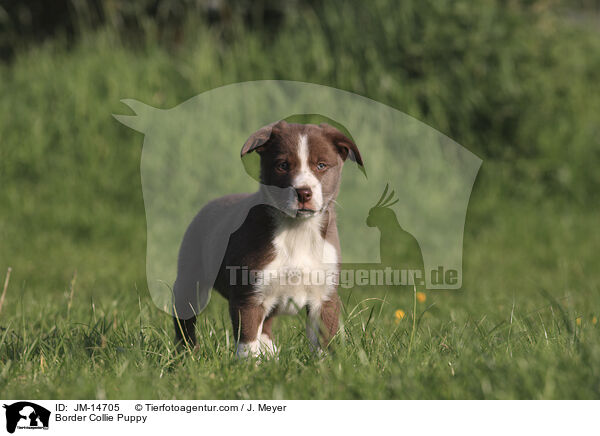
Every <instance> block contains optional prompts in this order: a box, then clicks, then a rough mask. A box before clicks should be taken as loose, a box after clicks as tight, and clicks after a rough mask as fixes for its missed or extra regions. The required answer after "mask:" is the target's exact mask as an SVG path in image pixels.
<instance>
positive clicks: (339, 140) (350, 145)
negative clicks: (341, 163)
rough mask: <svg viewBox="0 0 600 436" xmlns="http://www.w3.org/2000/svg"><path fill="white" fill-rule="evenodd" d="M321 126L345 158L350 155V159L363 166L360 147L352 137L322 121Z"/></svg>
mask: <svg viewBox="0 0 600 436" xmlns="http://www.w3.org/2000/svg"><path fill="white" fill-rule="evenodd" d="M319 127H320V128H321V130H322V131H323V134H324V135H325V136H326V137H327V138H328V139H329V140H330V141H331V143H332V144H333V145H335V147H336V148H337V150H338V153H339V154H340V156H341V157H342V159H343V160H346V158H348V157H349V158H350V160H352V161H354V162H356V163H357V164H358V165H360V166H361V167H362V166H363V161H362V157H361V156H360V152H359V151H358V147H357V146H356V144H355V143H354V142H353V141H352V140H351V139H350V138H348V137H347V136H346V135H344V134H343V133H342V132H340V131H339V130H338V129H336V128H335V127H332V126H330V125H329V124H325V123H322V124H319Z"/></svg>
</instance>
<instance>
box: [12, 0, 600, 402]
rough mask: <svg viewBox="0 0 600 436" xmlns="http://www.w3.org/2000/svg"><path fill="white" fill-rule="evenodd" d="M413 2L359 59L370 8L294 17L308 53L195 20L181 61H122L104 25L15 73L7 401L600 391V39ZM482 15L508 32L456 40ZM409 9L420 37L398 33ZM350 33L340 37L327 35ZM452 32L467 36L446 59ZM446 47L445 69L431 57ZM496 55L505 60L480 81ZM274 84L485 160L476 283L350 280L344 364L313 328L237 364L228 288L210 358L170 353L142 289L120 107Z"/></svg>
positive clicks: (470, 239)
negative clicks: (385, 111)
mask: <svg viewBox="0 0 600 436" xmlns="http://www.w3.org/2000/svg"><path fill="white" fill-rule="evenodd" d="M409 3H410V5H412V6H411V7H412V8H413V9H411V10H409V11H408V12H407V10H406V9H405V8H392V9H393V10H388V9H389V8H388V7H387V6H385V5H384V2H377V5H379V6H377V7H375V9H374V12H373V16H374V18H373V17H371V18H369V17H367V18H365V19H366V20H367V21H368V20H372V21H368V22H367V23H366V24H365V25H367V26H370V27H369V28H370V29H371V31H370V32H371V33H370V34H372V35H374V36H373V40H371V39H369V38H361V41H360V42H361V44H363V45H357V46H354V45H352V44H348V45H347V46H344V45H343V40H351V39H352V32H354V31H355V29H356V28H357V27H356V26H354V25H353V24H352V23H353V20H358V19H362V18H361V17H362V15H361V14H360V13H359V11H357V12H353V11H351V10H348V9H344V14H346V17H345V20H343V22H337V21H336V20H337V18H335V17H336V15H335V14H330V15H328V16H327V17H326V18H323V20H324V21H323V22H320V21H318V20H317V17H318V16H319V14H314V13H306V14H298V15H297V16H296V15H294V16H293V19H292V24H293V25H294V26H304V27H306V28H307V29H309V30H310V32H306V34H307V35H309V38H310V39H309V40H305V36H306V35H304V34H303V33H302V32H297V31H296V30H295V29H293V28H290V29H287V30H286V28H285V26H284V27H283V30H282V32H283V33H282V34H281V35H280V38H278V39H277V40H274V41H271V42H270V43H269V44H267V43H266V42H265V41H264V35H263V36H260V35H258V36H257V35H256V34H254V33H252V32H248V33H247V34H243V36H244V37H245V38H238V39H236V40H235V41H234V42H233V43H231V44H230V45H227V44H225V43H223V42H222V41H219V40H218V38H216V37H215V35H214V33H213V32H212V31H211V30H210V29H208V28H205V27H202V26H197V29H196V30H195V33H194V34H193V36H194V37H193V38H191V37H190V38H188V39H187V40H186V41H187V42H184V43H183V47H181V48H179V51H176V52H175V53H171V52H170V51H169V50H167V49H165V48H164V47H162V46H160V45H158V44H155V43H153V42H152V41H151V40H150V41H149V42H148V43H147V44H146V45H144V46H143V47H141V48H139V47H138V48H137V49H131V48H127V45H126V44H123V43H122V42H121V41H120V40H119V38H117V37H116V36H115V35H114V34H113V33H112V32H110V31H109V30H106V29H99V30H98V31H96V32H95V33H91V34H86V35H85V36H84V37H83V38H82V39H81V41H79V42H78V43H77V44H74V45H73V46H72V47H70V48H69V49H66V48H65V47H63V46H62V45H61V43H60V42H57V41H48V42H47V43H46V44H43V45H41V46H39V47H36V48H32V49H31V50H29V51H27V52H24V53H20V54H18V55H17V57H16V58H15V60H14V62H12V63H11V64H4V65H2V66H0V95H2V99H0V113H2V117H0V132H1V136H0V137H1V141H2V142H1V144H0V276H1V277H0V283H2V284H3V283H4V282H5V275H4V274H5V272H6V271H7V269H8V267H12V272H11V275H10V280H9V281H8V285H7V288H6V294H5V297H4V302H3V305H2V308H1V312H0V393H1V394H0V395H1V396H2V397H3V398H30V399H36V398H56V399H58V398H65V399H66V398H165V399H166V398H290V399H293V398H301V399H317V398H318V399H328V398H344V399H349V398H373V399H383V398H386V399H390V398H432V399H433V398H596V399H597V398H599V397H600V366H598V364H597V362H599V361H600V340H599V334H600V324H598V322H597V319H598V318H600V292H599V291H600V272H599V271H598V269H597V259H596V257H597V247H598V246H599V245H600V234H599V233H598V232H597V231H595V230H596V229H597V217H598V212H599V210H598V208H597V206H594V204H595V203H594V202H593V201H590V199H592V198H596V197H593V196H592V195H593V194H592V193H594V192H596V193H597V187H598V178H597V172H596V171H591V169H593V168H596V167H597V164H598V161H599V159H600V158H599V156H598V155H597V147H595V145H596V144H597V136H596V135H595V133H597V122H596V121H595V119H594V118H593V116H594V113H597V112H595V108H598V104H599V102H600V99H598V98H597V93H596V92H595V91H596V90H597V83H599V81H597V80H596V79H597V71H598V70H597V69H595V68H594V65H595V63H597V62H598V57H597V56H595V55H594V53H597V51H594V50H593V49H590V47H597V44H598V43H599V38H598V37H597V36H595V35H596V34H594V33H591V32H589V31H587V30H578V29H577V28H575V27H573V26H572V25H571V24H568V25H563V24H560V25H558V24H556V21H555V17H554V18H553V16H550V15H547V14H546V12H543V13H542V14H541V18H539V17H538V19H536V20H534V21H533V22H530V21H528V20H529V18H531V17H530V15H528V14H529V13H530V12H527V13H524V14H523V15H520V12H518V11H517V12H514V11H512V9H507V10H504V9H501V8H500V7H496V8H492V9H486V8H481V10H480V11H479V12H477V13H474V15H472V16H471V15H469V14H468V13H467V12H466V10H465V9H464V8H461V7H460V5H461V4H462V5H463V6H464V3H462V2H457V4H459V6H457V9H456V10H453V13H456V14H458V16H457V17H455V18H457V19H456V20H454V21H452V20H443V17H444V16H445V15H444V14H446V13H447V12H448V11H445V10H443V9H444V8H452V7H453V6H440V8H441V9H442V10H436V11H435V12H436V13H435V14H430V12H428V8H427V7H425V6H424V7H423V8H424V9H421V6H418V4H419V2H414V3H411V2H407V4H409ZM448 4H450V3H448ZM486 4H487V3H486ZM382 5H383V6H382ZM515 7H516V6H515ZM517 9H518V8H517ZM396 10H397V11H396ZM507 11H508V12H507ZM511 11H512V12H511ZM479 13H480V15H477V14H479ZM393 14H401V17H396V16H395V15H393ZM438 15H439V17H441V18H440V19H442V21H443V22H444V23H449V24H447V25H446V24H445V25H444V26H436V25H435V22H432V23H430V22H427V25H426V26H424V27H423V29H425V34H426V36H427V38H426V40H423V41H424V42H423V43H422V44H421V42H419V41H422V38H420V35H421V34H420V33H418V32H417V34H416V36H415V35H412V34H411V33H410V32H409V30H410V29H413V28H411V27H409V26H411V24H410V23H412V22H413V21H415V20H413V19H412V18H411V17H414V16H416V17H417V18H419V20H416V21H415V22H420V21H421V20H424V19H426V18H427V17H430V16H432V17H437V16H438ZM485 17H487V19H489V20H491V21H493V22H494V23H495V24H494V26H496V27H494V29H495V30H494V31H493V32H490V33H489V34H488V33H486V32H487V30H486V29H487V27H485V26H483V25H482V26H483V27H482V26H479V25H477V26H475V29H476V31H474V33H469V32H464V33H461V35H462V36H463V37H464V38H465V39H466V40H462V39H461V40H455V39H453V38H451V37H448V34H451V33H452V32H457V31H458V30H456V29H453V27H452V26H453V25H452V24H451V23H463V24H464V21H463V20H466V23H467V24H465V25H468V23H469V22H471V21H470V20H472V21H473V22H476V23H479V22H482V23H484V22H485V20H483V18H485ZM395 18H399V19H400V18H402V20H403V21H402V22H403V23H404V25H403V26H391V25H390V23H392V24H393V22H394V20H395ZM427 19H428V18H427ZM432 19H433V18H432ZM482 20H483V21H482ZM378 22H383V25H382V26H377V25H376V24H377V23H378ZM503 23H504V24H503ZM506 23H508V24H506ZM531 23H533V24H531ZM549 23H550V24H549ZM321 25H323V26H324V27H323V29H321V27H320V26H321ZM457 25H458V24H457ZM461 25H462V24H461ZM336 26H341V27H340V28H339V30H340V32H339V33H336V32H333V33H331V34H330V33H328V32H330V31H331V29H335V28H337V27H336ZM415 26H416V25H415ZM513 26H515V27H513ZM563 26H564V27H563ZM361 28H362V27H361ZM378 29H380V30H378ZM403 29H404V30H406V32H407V33H406V34H403V33H402V32H404V30H403ZM419 29H422V28H421V27H420V26H417V27H415V28H414V29H413V30H415V31H419V32H420V30H419ZM514 29H517V30H518V31H516V32H513V30H514ZM438 30H439V32H438ZM378 31H380V32H381V34H377V32H378ZM511 35H512V36H511ZM535 36H539V38H537V39H536V38H535ZM513 37H514V38H515V39H516V40H518V42H515V41H514V40H512V38H513ZM328 38H332V39H331V40H330V39H328ZM338 38H339V39H338ZM578 38H580V39H578ZM384 40H385V41H396V42H397V43H398V45H399V46H400V47H401V49H396V48H395V47H396V46H395V45H394V44H391V43H390V44H388V45H386V46H385V47H383V46H382V44H383V42H382V41H384ZM415 41H417V42H418V43H417V42H415ZM450 41H454V42H456V44H458V45H457V47H454V49H455V50H454V51H453V50H450V48H452V47H450V48H449V49H448V51H447V52H446V51H445V49H444V47H446V46H445V45H444V44H450ZM573 41H579V42H581V44H571V43H572V42H573ZM529 43H531V44H533V45H532V46H530V45H527V44H529ZM555 43H556V44H555ZM427 44H431V45H427ZM473 44H475V47H474V48H473ZM466 46H469V47H472V48H471V49H469V50H467V52H468V53H469V56H472V57H468V59H467V60H468V61H467V62H464V63H460V62H458V63H457V62H455V61H453V60H452V56H450V54H451V53H454V55H456V56H459V55H457V54H456V53H459V54H460V53H462V52H461V50H464V47H466ZM547 46H552V47H554V50H546V48H545V47H547ZM376 47H379V48H378V49H380V50H384V52H381V57H380V58H379V57H375V58H373V59H370V60H369V62H366V61H365V62H363V61H362V60H357V61H356V62H353V61H352V60H353V59H358V58H357V56H358V55H357V53H355V51H356V50H358V51H360V53H363V52H371V53H374V54H376V53H378V52H377V51H376V50H375V48H376ZM331 48H333V49H334V50H332V49H331ZM298 49H302V50H303V52H305V53H306V56H305V57H299V56H296V53H297V52H298ZM478 50H479V51H478ZM488 50H489V52H488ZM328 53H329V54H330V55H331V56H329V55H328ZM403 53H404V54H405V53H408V54H409V55H410V56H409V57H408V58H407V59H405V58H404V57H402V56H403ZM419 53H420V54H422V56H417V57H416V58H415V57H414V56H416V55H415V54H419ZM478 53H479V54H478ZM582 53H584V54H585V56H587V57H591V59H590V60H589V61H587V60H586V59H587V58H586V57H584V56H583V55H582ZM538 54H539V56H538ZM593 55H594V56H593ZM439 56H442V57H443V59H441V60H440V62H442V64H443V65H445V66H447V67H448V68H447V69H446V74H439V67H438V66H436V65H438V64H436V63H435V62H433V60H435V59H440V58H439ZM444 56H447V57H449V58H446V57H444ZM478 56H479V57H478ZM480 58H481V59H488V61H486V62H484V64H487V65H493V62H492V61H493V60H494V59H495V60H496V61H497V62H498V65H500V66H501V68H498V69H495V70H494V71H493V72H491V73H490V74H491V75H485V74H483V73H482V72H481V71H480V70H479V68H480V67H481V65H482V63H481V62H480V61H479V59H480ZM261 59H273V62H270V63H263V62H260V61H259V60H261ZM490 59H492V60H490ZM521 59H526V60H527V61H526V62H520V60H521ZM409 61H410V62H409ZM407 62H408V63H410V65H412V67H411V68H408V67H407V64H406V63H407ZM490 62H491V63H490ZM511 66H512V67H514V68H512V67H511ZM415 69H416V70H415ZM398 71H399V72H398ZM396 73H397V74H396ZM538 73H539V74H538ZM478 74H482V75H478ZM565 77H568V78H569V80H568V83H567V82H566V81H565V80H564V78H565ZM264 78H285V79H297V80H305V81H313V82H316V83H322V84H327V85H330V86H337V87H340V88H344V89H347V90H350V91H354V92H357V93H360V94H363V95H367V96H369V97H372V98H375V99H378V100H381V101H384V102H386V103H388V104H392V105H394V106H395V107H397V108H399V109H401V110H403V111H405V112H407V113H410V114H411V115H414V116H417V117H418V118H420V119H423V120H425V121H427V122H428V123H429V124H430V125H432V126H433V127H435V128H438V129H440V130H441V131H443V132H445V133H448V134H450V135H451V136H452V137H453V138H454V139H456V140H457V141H459V142H460V143H461V144H463V145H465V146H466V147H467V148H470V149H472V150H473V151H476V152H477V153H478V154H479V155H480V156H481V157H482V158H483V159H484V164H483V166H482V168H481V170H480V173H479V175H478V179H477V181H476V184H475V187H474V189H473V194H472V196H471V201H470V206H469V211H468V216H467V222H466V227H465V240H464V256H465V257H464V270H463V278H464V282H463V288H462V289H461V290H460V291H452V292H434V291H431V292H426V300H425V301H424V302H422V303H421V302H415V300H414V299H413V293H412V292H406V291H399V290H397V289H393V288H389V289H387V288H380V289H375V290H374V289H360V288H355V289H351V290H343V289H342V290H340V293H341V296H342V300H343V303H344V311H343V316H342V321H343V328H342V330H341V331H340V334H339V335H338V337H336V339H335V344H334V345H335V346H334V351H333V352H332V353H330V354H329V355H327V356H325V357H322V358H320V357H315V356H314V355H312V354H311V352H310V349H309V346H308V343H307V340H306V338H305V334H304V319H303V317H302V316H299V317H288V318H280V319H278V320H277V321H276V323H275V336H276V342H277V344H278V345H279V347H280V349H281V354H280V356H279V359H278V360H270V361H264V362H262V363H260V364H259V365H255V364H254V363H252V362H245V361H241V362H240V361H237V360H235V359H234V358H233V352H232V350H233V341H232V333H231V327H230V322H229V318H228V316H227V311H226V307H225V304H224V301H223V300H222V299H221V298H220V297H217V296H215V298H213V299H212V301H211V304H210V305H209V307H208V308H207V310H206V312H205V313H203V314H202V315H201V317H200V322H199V334H198V336H199V338H200V341H201V344H200V345H201V346H200V349H199V351H198V352H196V353H191V352H185V353H177V352H175V350H174V346H173V343H172V338H173V332H172V321H171V319H170V317H169V316H168V315H166V314H165V313H164V312H162V311H161V310H159V309H158V308H156V307H155V306H154V304H153V303H152V301H151V299H150V296H149V294H148V290H147V285H146V278H145V250H146V233H145V231H146V221H145V214H144V204H143V201H142V195H141V194H142V190H141V183H140V169H139V163H140V153H141V146H142V136H141V135H139V134H136V133H134V132H133V131H130V130H128V129H126V128H124V127H123V126H121V125H119V124H118V123H117V122H116V121H115V120H114V119H112V117H111V114H112V113H123V107H122V105H121V104H120V103H119V101H120V99H122V98H127V97H132V98H136V99H139V100H140V101H144V102H146V103H148V104H151V105H154V106H157V107H162V108H167V107H172V106H174V105H176V104H178V103H180V102H182V101H184V100H186V99H187V98H189V97H192V96H194V95H197V94H199V93H200V92H202V91H204V90H207V89H211V88H213V87H215V86H219V85H223V84H226V83H232V82H236V81H239V80H253V79H264ZM565 144H569V146H566V145H565ZM372 170H373V171H376V170H377V169H372ZM399 309H402V310H403V311H404V312H405V313H406V316H405V317H404V318H403V319H401V320H397V318H396V317H395V315H394V314H395V312H396V311H397V310H399ZM413 326H414V328H413Z"/></svg>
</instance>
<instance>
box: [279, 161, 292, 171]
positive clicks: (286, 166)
mask: <svg viewBox="0 0 600 436" xmlns="http://www.w3.org/2000/svg"><path fill="white" fill-rule="evenodd" d="M277 169H278V170H279V171H287V170H289V169H290V164H289V163H287V162H279V163H278V164H277Z"/></svg>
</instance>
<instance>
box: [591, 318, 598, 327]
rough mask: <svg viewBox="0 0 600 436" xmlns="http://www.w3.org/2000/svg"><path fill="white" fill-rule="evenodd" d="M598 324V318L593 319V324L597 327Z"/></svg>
mask: <svg viewBox="0 0 600 436" xmlns="http://www.w3.org/2000/svg"><path fill="white" fill-rule="evenodd" d="M597 322H598V318H596V317H593V318H592V324H594V325H596V323H597Z"/></svg>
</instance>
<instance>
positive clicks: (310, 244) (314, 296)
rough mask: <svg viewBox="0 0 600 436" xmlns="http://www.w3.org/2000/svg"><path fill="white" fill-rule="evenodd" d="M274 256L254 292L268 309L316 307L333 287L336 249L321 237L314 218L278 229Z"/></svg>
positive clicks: (296, 309) (281, 309) (282, 311)
mask: <svg viewBox="0 0 600 436" xmlns="http://www.w3.org/2000/svg"><path fill="white" fill-rule="evenodd" d="M273 246H274V248H275V258H274V259H273V261H272V262H270V263H269V264H268V265H267V266H266V267H265V268H264V270H263V283H262V284H261V285H260V286H258V287H257V291H258V292H257V296H258V298H259V300H260V303H261V304H262V305H263V307H265V310H266V311H267V312H276V313H290V314H294V313H297V312H298V310H299V309H301V308H303V307H305V306H308V307H310V308H313V309H317V308H318V307H319V306H320V305H321V302H322V301H323V300H324V299H327V297H328V295H329V293H330V292H331V291H332V290H333V289H334V285H333V282H334V281H335V274H336V271H337V252H336V250H335V248H334V247H333V246H332V245H331V244H330V243H329V242H327V241H325V240H324V239H323V237H322V236H321V232H320V227H319V225H318V221H317V220H316V219H308V220H306V221H304V222H301V223H294V225H291V226H289V227H282V228H280V229H278V231H277V232H276V234H275V236H274V239H273Z"/></svg>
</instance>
